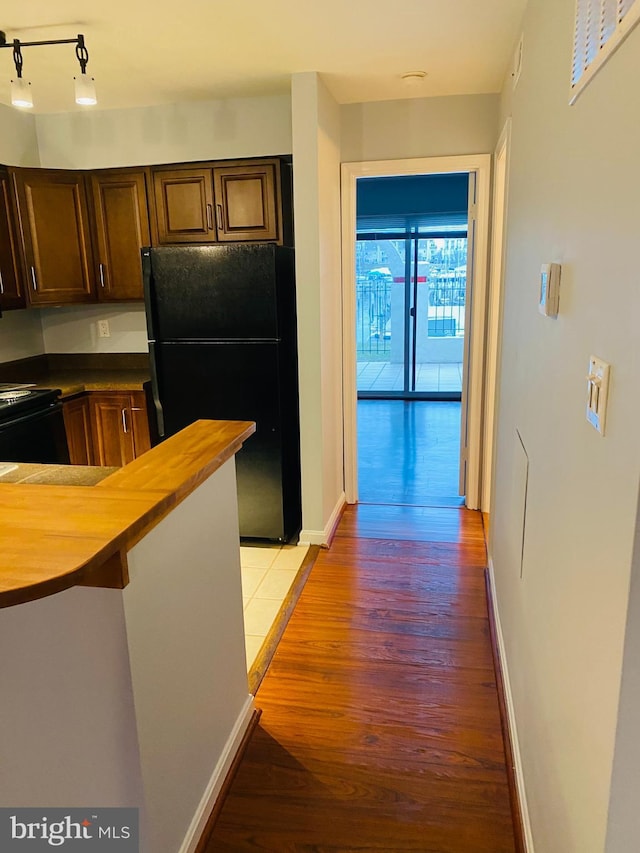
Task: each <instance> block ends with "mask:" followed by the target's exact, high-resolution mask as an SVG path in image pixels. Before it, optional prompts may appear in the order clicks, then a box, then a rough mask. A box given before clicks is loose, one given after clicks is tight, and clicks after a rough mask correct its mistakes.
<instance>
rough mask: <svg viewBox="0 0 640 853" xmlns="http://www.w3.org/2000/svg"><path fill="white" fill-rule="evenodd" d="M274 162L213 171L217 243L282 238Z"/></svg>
mask: <svg viewBox="0 0 640 853" xmlns="http://www.w3.org/2000/svg"><path fill="white" fill-rule="evenodd" d="M278 167H279V163H278V161H277V160H273V161H262V162H260V163H256V161H255V160H253V161H247V162H238V163H233V164H231V165H229V166H219V167H218V166H217V167H215V168H214V169H213V184H214V195H215V203H216V225H217V229H218V242H221V243H222V242H227V241H248V240H263V241H270V240H273V241H277V240H280V238H281V226H280V221H279V220H280V216H279V209H280V206H279V204H278V198H277V187H278V185H279V182H280V181H279V168H278Z"/></svg>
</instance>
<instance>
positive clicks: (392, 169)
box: [341, 154, 491, 509]
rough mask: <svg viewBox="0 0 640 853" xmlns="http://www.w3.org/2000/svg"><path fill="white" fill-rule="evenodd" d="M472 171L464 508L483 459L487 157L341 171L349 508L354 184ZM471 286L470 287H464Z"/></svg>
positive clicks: (475, 498)
mask: <svg viewBox="0 0 640 853" xmlns="http://www.w3.org/2000/svg"><path fill="white" fill-rule="evenodd" d="M456 172H474V173H475V174H476V181H477V196H476V218H477V219H476V239H475V243H474V247H473V276H472V279H473V280H472V281H471V282H470V283H469V282H468V283H467V285H468V288H469V290H470V292H471V294H472V306H471V323H470V325H469V327H468V328H467V330H466V334H467V335H469V336H470V337H469V347H468V353H469V356H468V360H467V363H466V364H465V365H464V366H463V371H465V373H466V376H467V382H468V395H467V427H468V444H467V449H468V454H467V487H466V495H465V503H466V506H467V507H469V508H470V509H478V507H479V505H480V472H481V454H482V390H483V385H484V350H485V309H486V291H487V268H488V245H489V241H488V237H489V195H490V186H491V154H465V155H460V156H451V157H419V158H412V159H407V160H370V161H362V162H357V163H343V164H342V166H341V205H342V310H343V328H342V341H343V347H342V357H343V395H344V401H343V406H344V478H345V495H346V499H347V502H348V503H356V502H357V500H358V438H357V404H358V391H357V357H356V288H355V269H356V263H355V246H356V181H357V179H358V178H365V177H391V176H394V175H429V174H447V173H456ZM469 285H470V287H469Z"/></svg>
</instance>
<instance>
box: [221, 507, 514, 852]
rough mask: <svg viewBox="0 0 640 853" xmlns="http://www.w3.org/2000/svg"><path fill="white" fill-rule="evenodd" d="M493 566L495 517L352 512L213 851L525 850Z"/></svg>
mask: <svg viewBox="0 0 640 853" xmlns="http://www.w3.org/2000/svg"><path fill="white" fill-rule="evenodd" d="M411 534H413V535H411ZM485 562H486V556H485V550H484V539H483V533H482V520H481V517H480V514H479V513H473V512H469V511H467V510H463V509H452V508H446V509H445V508H429V509H428V510H426V509H425V508H417V507H384V506H366V505H360V506H357V507H348V508H347V510H346V511H345V514H344V516H343V518H342V521H341V523H340V525H339V527H338V531H337V533H336V537H335V539H334V541H333V544H332V546H331V548H330V549H329V550H328V551H322V552H321V553H320V555H319V557H318V559H317V561H316V563H315V565H314V567H313V569H312V571H311V573H310V575H309V579H308V581H307V584H306V586H305V588H304V590H303V592H302V594H301V596H300V599H299V601H298V604H297V605H296V607H295V610H294V612H293V614H292V616H291V619H290V621H289V624H288V626H287V628H286V631H285V633H284V635H283V638H282V640H281V642H280V644H279V646H278V648H277V651H276V653H275V656H274V658H273V660H272V662H271V666H270V667H269V670H268V671H267V674H266V676H265V677H264V680H263V681H262V684H261V686H260V688H259V690H258V693H257V696H256V701H257V704H258V706H259V707H260V708H261V709H262V718H261V720H260V723H259V725H258V727H257V728H256V730H255V731H254V733H253V736H252V738H251V741H250V743H249V745H248V748H247V751H246V753H245V755H244V758H243V760H242V761H241V763H240V767H239V770H238V773H237V775H236V776H235V779H234V780H233V783H232V785H231V787H230V791H229V795H228V797H227V799H226V801H225V803H224V805H223V807H222V809H221V812H220V816H219V818H218V821H217V823H216V825H215V828H214V830H213V833H212V835H211V837H210V840H209V843H208V845H207V846H206V848H205V850H206V853H217V851H229V853H236V851H238V853H241V851H269V853H289V851H309V853H311V851H313V853H349V851H359V853H367V852H368V851H371V853H373V851H377V852H378V853H379V851H387V853H402V851H420V853H513V851H514V849H515V848H514V840H513V829H512V823H511V813H510V806H509V793H508V788H507V777H506V772H505V766H504V749H503V742H502V735H501V728H500V717H499V707H498V699H497V693H496V686H495V677H494V671H493V665H492V657H491V646H490V640H489V627H488V619H487V608H486V601H485V593H484V575H483V568H484V566H485Z"/></svg>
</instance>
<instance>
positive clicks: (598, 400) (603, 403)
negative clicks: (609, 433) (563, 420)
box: [587, 355, 611, 435]
mask: <svg viewBox="0 0 640 853" xmlns="http://www.w3.org/2000/svg"><path fill="white" fill-rule="evenodd" d="M610 371H611V365H609V364H607V362H606V361H602V359H600V358H597V357H596V356H595V355H592V356H591V357H590V358H589V373H588V374H587V420H588V421H589V423H590V424H591V426H593V427H595V429H597V430H598V432H599V433H600V434H601V435H604V424H605V419H606V414H607V397H608V395H609V373H610Z"/></svg>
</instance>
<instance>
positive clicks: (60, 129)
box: [36, 95, 291, 169]
mask: <svg viewBox="0 0 640 853" xmlns="http://www.w3.org/2000/svg"><path fill="white" fill-rule="evenodd" d="M36 127H37V134H38V148H39V151H40V160H41V165H42V166H46V167H50V168H60V169H64V168H66V169H101V168H108V167H110V166H139V165H147V164H153V163H175V162H181V161H183V160H185V161H188V160H215V159H226V158H239V157H259V156H263V155H265V156H266V155H275V154H290V153H291V99H290V98H289V96H288V95H272V96H269V97H262V98H235V99H231V98H230V99H227V100H217V101H191V102H185V103H181V104H170V105H162V106H155V107H143V108H139V109H125V110H97V111H87V112H73V113H59V114H54V115H39V116H37V118H36Z"/></svg>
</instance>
